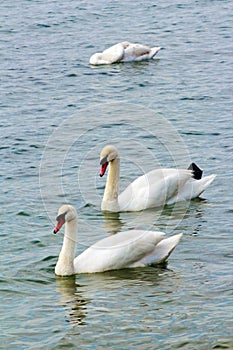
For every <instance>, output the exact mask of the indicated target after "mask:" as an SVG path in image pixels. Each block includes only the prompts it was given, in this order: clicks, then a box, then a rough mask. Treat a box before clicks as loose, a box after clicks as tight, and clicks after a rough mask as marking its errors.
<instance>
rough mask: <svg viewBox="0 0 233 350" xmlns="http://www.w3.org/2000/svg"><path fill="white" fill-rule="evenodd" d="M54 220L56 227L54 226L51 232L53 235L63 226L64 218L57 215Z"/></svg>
mask: <svg viewBox="0 0 233 350" xmlns="http://www.w3.org/2000/svg"><path fill="white" fill-rule="evenodd" d="M56 220H57V225H56V226H55V228H54V230H53V233H54V234H56V233H57V232H58V231H59V230H60V229H61V227H62V226H63V225H64V223H65V216H64V215H63V214H62V215H59V216H58V217H57V219H56Z"/></svg>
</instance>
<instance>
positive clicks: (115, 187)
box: [101, 157, 120, 211]
mask: <svg viewBox="0 0 233 350" xmlns="http://www.w3.org/2000/svg"><path fill="white" fill-rule="evenodd" d="M119 179H120V158H119V157H117V158H115V159H114V160H113V161H111V162H110V163H109V171H108V176H107V181H106V186H105V191H104V196H103V200H102V204H101V209H102V210H111V211H118V210H119V206H118V191H119Z"/></svg>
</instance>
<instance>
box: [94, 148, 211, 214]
mask: <svg viewBox="0 0 233 350" xmlns="http://www.w3.org/2000/svg"><path fill="white" fill-rule="evenodd" d="M100 165H101V169H100V176H101V177H102V176H103V175H104V174H105V171H106V169H107V166H108V165H109V172H108V176H107V181H106V186H105V191H104V196H103V200H102V203H101V209H102V210H103V211H111V212H120V211H140V210H144V209H148V208H153V207H161V206H164V205H165V204H173V203H175V202H178V201H183V200H190V199H193V198H196V197H199V196H200V195H201V194H202V192H203V191H205V189H206V188H207V187H208V186H209V185H210V184H211V182H212V181H213V180H214V178H215V176H216V175H209V176H205V177H203V178H202V170H201V169H199V168H198V167H197V165H196V164H195V163H192V164H191V165H190V167H189V168H188V169H169V168H165V169H156V170H152V171H150V172H148V173H146V174H145V175H142V176H140V177H138V178H137V179H136V180H134V181H133V182H132V183H131V184H130V185H129V186H128V187H127V188H126V189H125V190H124V191H123V192H122V193H121V194H120V195H118V190H119V178H120V157H119V154H118V151H117V149H116V147H114V146H112V145H108V146H105V147H104V148H103V150H102V151H101V154H100Z"/></svg>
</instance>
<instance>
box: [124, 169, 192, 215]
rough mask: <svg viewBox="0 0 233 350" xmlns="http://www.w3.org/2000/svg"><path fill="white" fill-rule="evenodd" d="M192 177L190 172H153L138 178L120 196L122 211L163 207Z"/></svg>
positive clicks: (181, 170) (158, 170)
mask: <svg viewBox="0 0 233 350" xmlns="http://www.w3.org/2000/svg"><path fill="white" fill-rule="evenodd" d="M191 177H192V173H191V171H189V170H183V169H156V170H152V171H150V172H149V173H147V174H145V175H142V176H140V177H138V178H137V179H136V180H135V181H133V182H132V183H131V184H130V185H129V186H128V187H127V188H126V189H125V191H123V192H122V193H121V194H120V195H119V198H118V203H119V207H120V210H124V211H126V210H128V211H135V210H143V209H146V208H152V207H160V206H163V205H165V204H166V202H167V201H168V200H169V199H170V198H172V197H174V196H176V195H177V193H178V191H179V190H180V189H181V188H182V186H184V184H185V183H186V182H187V181H188V180H189V179H190V178H191Z"/></svg>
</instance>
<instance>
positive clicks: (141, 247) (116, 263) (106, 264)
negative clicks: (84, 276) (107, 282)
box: [74, 230, 164, 273]
mask: <svg viewBox="0 0 233 350" xmlns="http://www.w3.org/2000/svg"><path fill="white" fill-rule="evenodd" d="M163 236H164V233H163V232H154V231H143V230H130V231H126V232H120V233H118V234H116V235H113V236H110V237H107V238H104V239H102V240H100V241H99V242H97V243H95V244H93V245H92V246H91V247H89V248H88V249H86V250H85V251H84V252H83V253H82V254H80V255H79V256H78V257H77V258H75V260H74V268H75V273H85V272H86V273H89V272H103V271H107V270H114V269H121V268H125V267H129V266H130V265H131V264H133V263H135V262H136V261H138V260H141V259H142V258H143V257H144V256H146V255H148V254H150V253H152V252H153V250H154V248H155V246H156V244H158V243H159V242H160V241H161V240H162V238H163Z"/></svg>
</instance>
